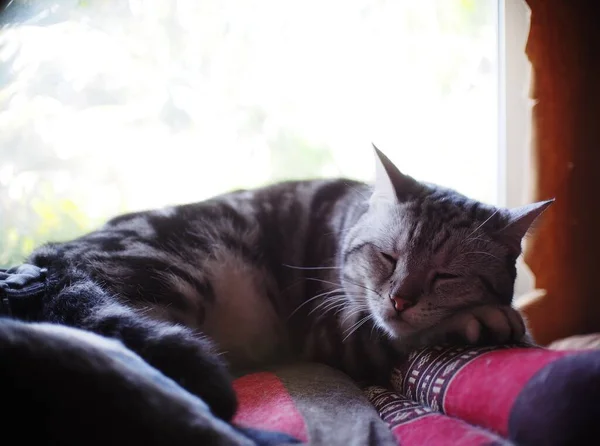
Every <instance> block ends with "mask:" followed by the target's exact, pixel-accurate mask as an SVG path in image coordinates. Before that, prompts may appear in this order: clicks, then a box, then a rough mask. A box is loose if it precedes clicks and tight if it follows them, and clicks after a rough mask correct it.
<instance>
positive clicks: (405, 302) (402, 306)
mask: <svg viewBox="0 0 600 446" xmlns="http://www.w3.org/2000/svg"><path fill="white" fill-rule="evenodd" d="M390 299H391V300H392V304H393V305H394V308H395V309H396V311H398V312H402V311H404V310H406V309H407V308H409V307H412V306H413V302H411V301H410V300H409V299H405V298H404V297H400V296H390Z"/></svg>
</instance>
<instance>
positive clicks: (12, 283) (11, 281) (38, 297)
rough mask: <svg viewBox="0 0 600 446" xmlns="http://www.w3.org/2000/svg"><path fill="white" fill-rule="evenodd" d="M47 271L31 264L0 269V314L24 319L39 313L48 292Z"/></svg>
mask: <svg viewBox="0 0 600 446" xmlns="http://www.w3.org/2000/svg"><path fill="white" fill-rule="evenodd" d="M47 272H48V271H47V270H46V268H38V267H37V266H35V265H29V264H23V265H19V266H15V267H12V268H9V269H0V315H1V316H11V317H15V318H18V319H24V320H29V319H32V318H34V317H35V316H36V315H38V314H39V312H40V310H41V308H42V298H43V296H44V295H45V294H46V275H47Z"/></svg>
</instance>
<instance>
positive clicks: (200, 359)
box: [141, 330, 237, 420]
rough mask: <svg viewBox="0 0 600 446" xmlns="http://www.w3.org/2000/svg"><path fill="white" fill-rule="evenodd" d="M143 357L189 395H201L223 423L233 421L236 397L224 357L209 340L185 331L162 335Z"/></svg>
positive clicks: (153, 341)
mask: <svg viewBox="0 0 600 446" xmlns="http://www.w3.org/2000/svg"><path fill="white" fill-rule="evenodd" d="M141 354H142V356H143V357H144V359H146V361H148V362H149V363H150V364H151V365H153V366H154V367H156V368H157V369H159V370H160V371H161V372H163V373H164V374H165V375H167V376H168V377H169V378H171V379H173V380H174V381H175V382H177V383H178V384H179V385H180V386H182V387H183V388H185V389H186V390H188V391H189V392H191V393H193V394H195V395H197V396H199V397H200V398H202V400H204V402H206V404H208V406H209V407H210V409H211V411H212V412H213V413H214V414H215V415H217V416H218V417H220V418H222V419H224V420H230V419H231V418H233V415H234V414H235V411H236V409H237V398H236V395H235V392H234V390H233V387H232V384H231V383H232V379H231V376H230V374H229V372H228V370H227V367H226V366H225V364H224V363H223V361H222V360H221V358H220V357H219V356H218V355H217V354H216V353H214V351H213V350H212V346H211V345H210V343H209V342H208V341H207V340H206V339H202V338H199V337H197V336H193V335H191V334H189V333H188V332H186V331H183V330H181V331H180V332H178V331H174V332H173V333H168V334H163V335H162V336H160V337H159V338H157V339H154V340H152V341H150V342H148V343H147V345H146V346H145V348H144V349H143V351H142V352H141Z"/></svg>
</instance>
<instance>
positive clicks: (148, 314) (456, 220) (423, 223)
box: [28, 149, 551, 419]
mask: <svg viewBox="0 0 600 446" xmlns="http://www.w3.org/2000/svg"><path fill="white" fill-rule="evenodd" d="M375 158H376V168H377V169H376V180H375V183H374V184H373V185H366V184H362V183H359V182H355V181H350V180H344V179H337V180H314V181H291V182H284V183H280V184H275V185H272V186H269V187H265V188H261V189H257V190H250V191H236V192H231V193H228V194H225V195H222V196H219V197H216V198H213V199H210V200H207V201H204V202H201V203H197V204H189V205H182V206H175V207H170V208H165V209H161V210H153V211H147V212H138V213H131V214H127V215H122V216H119V217H117V218H114V219H113V220H111V221H109V222H108V223H107V224H106V225H105V226H104V227H102V228H100V229H99V230H97V231H95V232H92V233H90V234H87V235H85V236H83V237H81V238H78V239H76V240H73V241H69V242H66V243H52V244H49V245H47V246H44V247H41V248H39V249H38V250H36V251H35V252H34V253H33V254H32V255H31V257H30V259H29V260H28V261H29V262H30V263H33V264H35V265H38V266H40V267H44V268H47V269H48V293H47V295H46V297H45V300H44V302H43V307H42V310H41V312H40V314H39V315H37V317H36V318H35V319H38V320H42V321H49V322H53V323H59V324H65V325H69V326H75V327H79V328H83V329H86V330H90V331H92V332H95V333H98V334H101V335H104V336H108V337H112V338H117V339H119V340H121V341H122V342H123V343H124V344H125V346H127V347H128V348H130V349H131V350H133V351H135V352H136V353H138V354H139V355H140V356H141V357H142V358H144V359H145V360H146V361H147V362H148V363H149V364H150V365H152V366H154V367H155V368H157V369H159V370H160V371H162V372H163V373H164V374H165V375H167V376H169V377H171V378H172V379H174V380H175V381H177V382H178V383H180V384H181V385H182V386H183V387H184V388H186V389H188V390H189V391H191V392H192V393H195V394H196V395H199V396H200V397H202V398H203V399H204V400H205V401H206V402H207V404H209V406H210V407H211V409H212V410H213V412H214V413H215V414H216V415H218V416H220V417H222V418H224V419H230V418H231V416H232V415H233V413H234V411H235V408H236V400H235V396H234V393H233V390H232V388H231V385H230V374H229V372H228V368H229V370H230V371H231V372H232V373H234V374H235V373H242V372H244V371H247V370H250V369H253V368H257V367H260V366H261V365H265V364H269V363H274V362H280V361H286V360H310V361H320V362H324V363H326V364H329V365H332V366H334V367H337V368H339V369H341V370H343V371H344V372H346V373H347V374H349V375H350V376H351V377H353V378H354V379H356V380H359V381H361V380H364V381H370V382H377V381H382V380H385V379H386V378H387V374H388V373H389V372H390V368H391V364H392V363H393V362H394V361H395V360H396V359H397V357H398V355H400V354H402V352H404V351H406V350H408V349H410V348H414V347H416V346H419V345H427V344H433V343H439V342H468V343H480V342H508V341H519V340H522V339H523V337H524V336H525V335H526V328H525V324H524V322H523V320H522V318H521V317H520V315H519V314H518V313H517V311H516V310H514V309H512V308H511V301H512V296H513V286H514V281H515V276H516V268H515V261H516V259H517V257H518V256H519V255H520V252H521V239H522V238H523V237H524V235H525V234H526V233H527V231H528V230H529V228H530V226H531V224H532V223H533V221H534V220H535V219H536V218H537V217H538V216H539V215H540V214H541V213H542V212H543V210H544V209H546V208H547V207H548V206H549V205H550V203H551V201H545V202H540V203H535V204H532V205H528V206H525V207H522V208H518V209H513V210H509V209H501V208H494V207H491V206H488V205H484V204H482V203H480V202H477V201H474V200H471V199H469V198H467V197H465V196H463V195H460V194H459V193H457V192H455V191H452V190H449V189H445V188H442V187H438V186H435V185H430V184H424V183H420V182H417V181H416V180H414V179H413V178H411V177H409V176H407V175H405V174H403V173H401V172H400V171H399V170H398V169H397V168H396V167H395V166H394V165H393V163H392V162H391V161H390V160H389V159H388V158H387V157H386V156H385V155H384V154H383V153H381V152H380V151H379V150H377V149H375ZM225 364H227V365H228V367H226V365H225Z"/></svg>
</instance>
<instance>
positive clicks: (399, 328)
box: [380, 315, 415, 339]
mask: <svg viewBox="0 0 600 446" xmlns="http://www.w3.org/2000/svg"><path fill="white" fill-rule="evenodd" d="M381 319H382V320H381V324H380V325H381V326H382V327H383V328H384V330H385V331H386V332H387V333H388V334H389V335H390V337H392V338H393V339H398V338H401V337H403V336H408V335H410V334H412V333H414V332H415V329H414V327H412V326H411V325H410V324H409V323H408V322H406V321H403V320H402V319H400V318H398V317H397V316H396V315H393V316H390V315H385V316H383V317H382V318H381Z"/></svg>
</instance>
